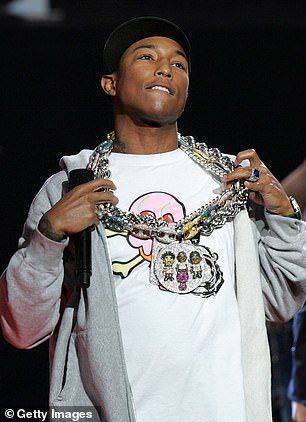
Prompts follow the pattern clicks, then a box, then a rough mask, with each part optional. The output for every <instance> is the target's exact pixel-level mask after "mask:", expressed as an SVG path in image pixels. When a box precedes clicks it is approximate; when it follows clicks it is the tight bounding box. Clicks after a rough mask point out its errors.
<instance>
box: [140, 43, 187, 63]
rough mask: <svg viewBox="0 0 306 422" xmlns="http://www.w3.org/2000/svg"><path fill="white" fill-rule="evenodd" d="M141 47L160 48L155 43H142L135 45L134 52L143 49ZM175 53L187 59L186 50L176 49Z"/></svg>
mask: <svg viewBox="0 0 306 422" xmlns="http://www.w3.org/2000/svg"><path fill="white" fill-rule="evenodd" d="M141 48H150V49H152V50H158V49H159V47H158V45H155V44H142V45H139V46H137V47H135V48H134V50H133V53H134V52H135V51H137V50H139V49H141ZM175 53H176V54H177V55H178V56H183V57H184V58H185V59H186V60H187V56H186V54H185V53H184V50H176V51H175Z"/></svg>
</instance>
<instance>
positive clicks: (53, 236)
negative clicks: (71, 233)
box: [37, 215, 67, 242]
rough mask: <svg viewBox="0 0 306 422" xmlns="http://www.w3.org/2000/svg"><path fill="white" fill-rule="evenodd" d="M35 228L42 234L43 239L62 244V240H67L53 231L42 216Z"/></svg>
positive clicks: (46, 219) (48, 222)
mask: <svg viewBox="0 0 306 422" xmlns="http://www.w3.org/2000/svg"><path fill="white" fill-rule="evenodd" d="M37 228H38V230H39V231H40V233H41V234H43V235H44V236H45V237H47V238H48V239H50V240H53V241H55V242H62V241H63V240H65V239H66V238H67V236H65V235H61V234H59V233H56V232H55V231H54V229H53V227H52V225H51V223H50V221H49V220H48V218H47V217H46V216H45V215H43V216H42V218H41V219H40V221H39V224H38V227H37Z"/></svg>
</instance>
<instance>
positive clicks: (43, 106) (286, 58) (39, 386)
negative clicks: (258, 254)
mask: <svg viewBox="0 0 306 422" xmlns="http://www.w3.org/2000/svg"><path fill="white" fill-rule="evenodd" d="M4 3H8V2H2V4H4ZM144 3H146V2H144V1H127V0H126V1H112V2H104V1H60V0H58V1H51V3H50V13H49V15H47V16H44V17H40V18H37V17H36V18H35V19H29V18H27V19H24V18H16V17H12V16H9V15H7V14H6V13H4V12H3V10H2V13H1V14H0V19H1V20H0V26H1V32H0V49H1V50H0V53H1V55H0V60H1V79H0V86H1V88H0V95H1V96H0V98H1V109H0V112H1V114H0V115H1V140H0V175H1V207H0V209H1V215H0V217H1V222H2V230H1V254H0V270H1V271H2V270H3V269H4V268H5V266H6V265H7V262H8V260H9V258H10V256H11V255H12V253H13V252H14V251H15V249H16V246H17V240H18V237H19V235H20V233H21V230H22V225H23V222H24V220H25V218H26V216H27V210H28V207H29V205H30V202H31V200H32V198H33V197H34V195H35V194H36V192H37V191H38V189H39V188H40V186H41V185H42V183H43V182H44V181H45V179H46V178H47V177H49V176H50V175H51V174H52V173H54V172H56V171H57V170H58V160H59V158H60V157H61V156H62V155H66V154H74V153H77V152H78V151H79V150H80V149H83V148H93V147H94V146H96V145H97V144H98V143H99V142H100V141H101V140H102V138H103V137H104V135H105V134H106V133H107V132H108V131H110V130H111V129H112V127H113V126H112V115H111V110H110V106H109V102H108V100H107V99H106V97H105V96H104V95H103V94H102V92H101V90H100V85H99V84H100V74H101V60H100V59H101V50H102V47H103V43H104V41H105V38H106V36H107V35H108V34H109V32H110V31H111V30H112V29H113V28H114V26H116V25H117V24H119V23H121V22H122V21H124V20H126V19H128V18H132V17H135V16H140V15H149V14H152V15H156V16H161V17H165V18H169V19H171V20H174V21H175V22H176V23H178V24H179V25H181V26H182V27H183V28H184V29H185V31H186V32H187V34H188V35H189V38H190V40H191V44H192V73H191V86H190V95H189V103H188V106H187V108H186V111H185V114H184V116H183V117H182V119H181V121H180V123H179V130H180V132H181V133H183V134H192V135H193V136H194V137H195V138H196V139H197V140H204V141H206V142H207V143H208V145H209V146H216V147H218V148H220V149H221V150H222V151H224V152H229V153H233V154H235V153H237V152H238V151H239V150H242V149H247V148H255V149H256V150H257V151H258V153H259V155H260V156H261V158H262V159H263V161H264V162H265V163H266V165H267V166H268V167H270V168H271V170H272V172H273V173H274V174H275V175H276V176H277V177H278V178H279V179H282V178H283V177H285V176H286V175H287V174H288V172H290V171H291V170H293V169H294V168H295V167H296V166H297V165H298V164H300V163H301V162H302V161H303V159H304V158H305V155H306V154H305V153H306V148H305V135H306V123H305V117H306V113H305V111H306V110H305V74H306V73H305V39H306V14H305V3H304V2H302V1H300V2H299V1H294V0H291V1H290V0H288V1H272V0H265V1H250V0H249V1H233V2H229V1H220V2H218V1H207V2H205V1H185V2H183V4H181V3H182V2H174V1H167V2H164V1H163V2H160V1H154V2H150V5H144ZM47 347H48V345H47V343H46V344H44V345H42V346H40V347H38V348H36V349H34V350H30V351H20V350H17V349H15V348H14V347H12V346H10V345H9V344H8V343H6V341H5V340H4V339H3V338H0V357H1V364H0V367H1V375H0V377H1V401H2V405H3V406H4V407H5V408H7V407H10V406H18V407H21V406H31V405H32V406H34V407H35V408H37V409H38V408H42V407H44V406H46V404H47V395H48V356H47V354H48V352H47ZM230 422H231V421H230Z"/></svg>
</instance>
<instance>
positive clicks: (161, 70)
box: [156, 61, 172, 78]
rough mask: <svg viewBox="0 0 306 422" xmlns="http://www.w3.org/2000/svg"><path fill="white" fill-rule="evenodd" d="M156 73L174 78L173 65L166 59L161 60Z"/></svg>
mask: <svg viewBox="0 0 306 422" xmlns="http://www.w3.org/2000/svg"><path fill="white" fill-rule="evenodd" d="M156 75H158V76H165V77H166V78H172V66H171V65H170V63H169V62H166V61H163V62H161V63H160V64H159V66H158V67H157V69H156Z"/></svg>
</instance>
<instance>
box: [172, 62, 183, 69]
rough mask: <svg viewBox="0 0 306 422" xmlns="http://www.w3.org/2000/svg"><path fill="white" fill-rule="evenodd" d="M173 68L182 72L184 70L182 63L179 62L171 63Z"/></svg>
mask: <svg viewBox="0 0 306 422" xmlns="http://www.w3.org/2000/svg"><path fill="white" fill-rule="evenodd" d="M173 66H174V67H178V68H179V69H183V70H185V69H186V66H185V65H184V64H183V63H180V62H176V63H173Z"/></svg>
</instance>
